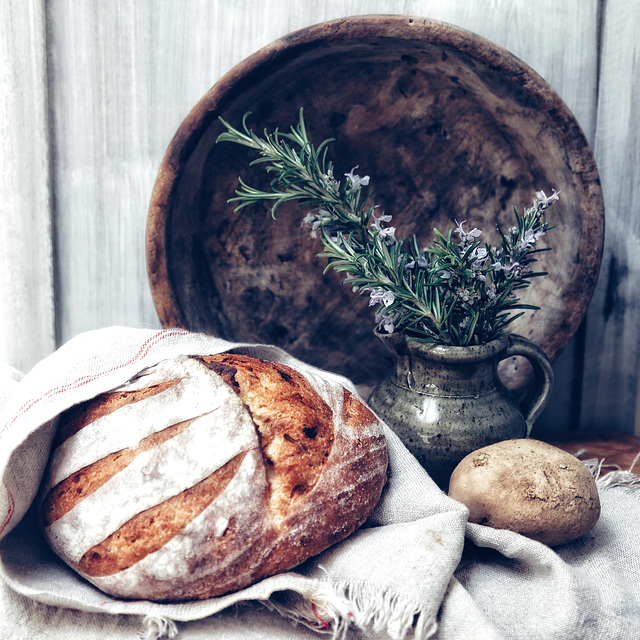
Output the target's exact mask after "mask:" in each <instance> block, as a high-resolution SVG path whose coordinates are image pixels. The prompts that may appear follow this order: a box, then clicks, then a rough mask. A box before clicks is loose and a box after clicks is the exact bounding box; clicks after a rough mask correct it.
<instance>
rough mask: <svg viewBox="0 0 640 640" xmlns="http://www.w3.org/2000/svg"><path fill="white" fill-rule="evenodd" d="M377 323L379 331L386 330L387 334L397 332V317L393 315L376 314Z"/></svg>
mask: <svg viewBox="0 0 640 640" xmlns="http://www.w3.org/2000/svg"><path fill="white" fill-rule="evenodd" d="M375 321H376V322H377V323H378V325H377V327H376V328H377V329H378V330H380V329H384V330H385V331H386V332H387V333H393V332H394V331H395V328H396V325H395V317H394V316H393V315H391V314H388V313H387V314H384V315H381V314H379V313H377V314H376V317H375Z"/></svg>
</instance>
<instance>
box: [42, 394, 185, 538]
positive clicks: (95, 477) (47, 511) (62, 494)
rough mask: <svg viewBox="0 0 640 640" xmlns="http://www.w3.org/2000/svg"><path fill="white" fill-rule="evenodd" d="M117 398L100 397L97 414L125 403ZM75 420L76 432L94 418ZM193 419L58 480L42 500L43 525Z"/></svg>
mask: <svg viewBox="0 0 640 640" xmlns="http://www.w3.org/2000/svg"><path fill="white" fill-rule="evenodd" d="M119 395H123V394H119ZM144 397H148V396H144ZM118 399H119V398H117V399H116V402H115V403H112V402H111V398H110V397H109V396H107V395H105V396H103V398H102V402H103V406H102V407H101V412H100V415H101V416H103V415H109V413H112V412H113V411H115V410H116V409H117V408H119V407H120V406H124V405H120V404H118V402H117V400H118ZM140 399H141V398H140ZM126 404H129V403H126ZM92 415H93V414H92ZM96 419H97V418H96ZM75 422H76V424H77V427H78V428H77V431H80V429H82V428H84V427H86V426H87V425H89V424H91V422H93V419H92V420H90V421H87V420H85V421H84V424H83V421H81V420H79V419H77V418H76V419H75ZM192 422H193V420H185V421H184V422H179V423H178V424H174V425H172V426H171V427H167V428H166V429H162V431H157V432H156V433H154V434H152V435H150V436H148V437H146V438H144V439H143V440H141V441H140V442H139V443H138V445H137V446H135V447H129V448H128V449H122V450H121V451H116V452H115V453H111V454H109V455H108V456H105V457H104V458H102V459H101V460H98V461H97V462H94V463H93V464H90V465H89V466H87V467H84V469H80V471H78V472H77V473H74V474H73V475H71V476H69V477H68V478H65V479H64V480H63V481H62V482H59V483H58V484H57V485H56V486H55V487H53V488H52V489H51V490H49V492H48V493H47V495H46V496H45V498H44V500H43V502H42V507H41V519H42V524H43V525H44V526H45V527H49V526H51V525H52V524H53V523H54V522H55V521H56V520H58V519H59V518H61V517H62V516H63V515H64V514H65V513H68V512H69V511H71V509H73V508H74V507H75V506H76V505H77V504H78V503H80V502H82V500H84V499H85V498H87V497H88V496H90V495H91V494H92V493H93V492H94V491H97V490H98V489H99V488H100V487H101V486H102V485H103V484H104V483H105V482H107V480H110V479H111V478H113V476H115V475H116V473H119V472H120V471H122V470H123V469H124V468H125V467H127V466H128V465H130V464H131V463H132V462H133V461H134V460H135V459H136V457H137V456H139V455H140V454H141V453H144V452H145V451H149V450H150V449H152V448H153V447H156V446H158V445H159V444H161V443H162V442H166V441H167V440H169V439H170V438H173V437H175V436H177V435H178V434H179V433H182V431H184V430H185V429H186V428H187V427H188V426H189V425H190V424H191V423H192Z"/></svg>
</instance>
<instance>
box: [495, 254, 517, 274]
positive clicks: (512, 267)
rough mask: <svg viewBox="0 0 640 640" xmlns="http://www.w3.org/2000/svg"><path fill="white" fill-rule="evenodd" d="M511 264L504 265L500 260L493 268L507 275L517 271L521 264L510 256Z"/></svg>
mask: <svg viewBox="0 0 640 640" xmlns="http://www.w3.org/2000/svg"><path fill="white" fill-rule="evenodd" d="M509 262H510V264H508V265H504V264H502V263H501V262H500V260H498V261H497V262H494V263H493V264H492V265H491V266H492V267H493V270H494V271H504V272H505V273H511V272H512V271H515V270H517V269H518V268H519V267H520V263H519V262H517V261H514V260H513V258H511V257H510V256H509Z"/></svg>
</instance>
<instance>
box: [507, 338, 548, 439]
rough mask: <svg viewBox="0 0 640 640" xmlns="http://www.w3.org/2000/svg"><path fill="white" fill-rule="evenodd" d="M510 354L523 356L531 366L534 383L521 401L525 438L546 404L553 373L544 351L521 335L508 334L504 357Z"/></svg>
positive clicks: (508, 356)
mask: <svg viewBox="0 0 640 640" xmlns="http://www.w3.org/2000/svg"><path fill="white" fill-rule="evenodd" d="M511 356H523V357H525V358H526V359H527V360H528V361H529V362H530V363H531V365H532V366H533V373H534V377H535V380H534V384H533V387H532V388H531V390H530V391H529V392H528V393H527V395H526V397H525V399H524V400H523V401H522V410H523V413H524V419H525V422H526V429H527V431H526V433H527V438H528V437H529V434H530V433H531V428H532V427H533V423H534V422H535V421H536V420H537V419H538V417H539V416H540V414H541V413H542V410H543V409H544V408H545V407H546V406H547V403H548V402H549V397H550V396H551V391H552V390H553V381H554V374H553V369H552V368H551V362H550V361H549V358H547V355H546V354H545V352H544V351H543V350H542V349H540V347H537V346H536V345H535V344H533V342H531V341H530V340H527V339H526V338H523V337H522V336H516V335H510V336H509V344H508V346H507V348H506V350H505V351H504V354H503V357H504V359H506V358H510V357H511Z"/></svg>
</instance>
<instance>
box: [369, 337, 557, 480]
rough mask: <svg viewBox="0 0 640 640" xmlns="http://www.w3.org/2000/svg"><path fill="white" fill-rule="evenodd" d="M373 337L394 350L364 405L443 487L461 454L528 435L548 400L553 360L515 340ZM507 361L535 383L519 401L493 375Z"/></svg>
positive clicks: (513, 338) (390, 349)
mask: <svg viewBox="0 0 640 640" xmlns="http://www.w3.org/2000/svg"><path fill="white" fill-rule="evenodd" d="M377 335H378V337H379V338H380V339H381V340H382V342H383V343H384V345H385V346H386V347H387V349H389V351H390V352H391V353H392V355H393V357H394V361H395V369H394V371H392V373H391V374H390V375H389V376H388V377H387V378H385V379H384V380H383V381H382V382H381V383H380V384H379V385H378V386H377V387H376V388H375V389H374V390H373V391H372V393H371V395H370V396H369V405H370V406H371V408H372V409H373V410H374V411H375V412H376V413H377V414H378V415H379V416H380V417H381V418H382V419H383V420H384V421H385V422H386V423H387V425H388V426H389V427H390V428H391V429H393V430H394V431H395V432H396V433H397V435H398V436H399V437H400V439H401V440H402V441H403V442H404V444H405V446H406V447H407V448H408V449H409V450H410V451H411V453H413V455H414V456H415V457H416V458H417V459H418V461H419V462H420V464H422V466H423V467H424V468H425V469H426V470H427V471H428V472H429V474H430V475H431V477H432V478H433V479H434V480H435V481H436V482H437V483H438V485H439V486H440V487H441V488H443V489H444V490H446V489H447V488H448V484H449V477H450V475H451V473H452V472H453V470H454V469H455V467H456V466H457V464H458V463H459V462H460V461H461V460H462V458H464V457H465V456H466V455H467V454H469V453H471V452H472V451H475V450H476V449H479V448H481V447H484V446H486V445H489V444H493V443H495V442H499V441H501V440H508V439H511V438H525V437H527V436H528V435H529V433H530V432H531V427H532V426H533V423H534V422H535V420H536V419H537V418H538V416H539V415H540V413H541V412H542V410H543V409H544V407H545V406H546V404H547V402H548V399H549V395H550V393H551V390H552V387H553V370H552V368H551V363H550V362H549V359H548V358H547V356H546V355H545V354H544V352H543V351H542V350H541V349H540V348H538V347H537V346H536V345H534V344H533V343H532V342H530V341H529V340H527V339H525V338H522V337H520V336H515V335H507V336H503V337H501V338H498V339H497V340H493V341H492V342H489V343H487V344H484V345H474V346H469V347H454V346H446V345H436V344H426V343H423V342H418V341H416V340H411V339H407V338H406V337H405V336H404V335H402V334H395V333H392V334H381V333H379V334H377ZM512 356H524V357H525V358H526V359H527V360H528V361H529V362H530V363H531V365H532V366H533V372H534V380H533V383H532V386H531V389H530V390H529V391H528V393H527V394H526V396H525V398H524V399H523V400H522V401H521V402H519V401H518V400H516V399H515V397H514V394H512V393H511V392H510V391H509V390H507V388H506V387H505V386H504V385H503V384H502V382H501V380H500V378H499V377H498V364H499V363H500V362H501V361H502V360H505V359H506V358H510V357H512Z"/></svg>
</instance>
